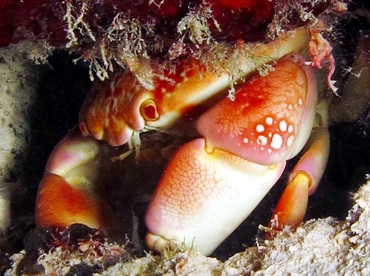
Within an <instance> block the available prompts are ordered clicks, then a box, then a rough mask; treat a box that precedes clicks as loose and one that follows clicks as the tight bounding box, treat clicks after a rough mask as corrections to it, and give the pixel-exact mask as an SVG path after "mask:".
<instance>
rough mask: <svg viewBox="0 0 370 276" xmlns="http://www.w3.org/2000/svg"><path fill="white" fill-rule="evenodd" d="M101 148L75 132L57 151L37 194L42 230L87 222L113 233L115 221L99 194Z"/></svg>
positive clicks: (37, 216) (52, 156)
mask: <svg viewBox="0 0 370 276" xmlns="http://www.w3.org/2000/svg"><path fill="white" fill-rule="evenodd" d="M100 147H101V145H99V142H97V141H96V140H95V139H93V138H92V137H83V136H82V135H81V134H80V132H79V131H76V129H75V130H72V131H70V133H69V134H68V135H67V136H66V137H65V138H64V139H63V140H62V141H61V142H60V143H59V144H58V146H57V147H56V148H55V149H54V151H53V153H52V154H51V156H50V158H49V161H48V164H47V166H46V170H45V174H44V177H43V179H42V181H41V183H40V185H39V189H38V193H37V205H36V224H37V226H38V227H63V228H64V227H68V226H70V225H71V224H73V223H83V224H85V225H87V226H89V227H91V228H98V229H100V230H102V231H103V232H105V233H107V234H108V233H109V232H110V231H111V229H112V227H111V226H112V222H113V221H114V220H113V218H112V216H110V215H109V214H110V212H108V206H107V204H106V203H105V202H104V201H103V200H102V199H101V197H100V196H99V194H98V193H97V190H98V187H97V183H99V179H98V178H99V176H98V175H99V173H98V172H99V171H101V170H100V167H101V166H100V165H99V160H100V158H99V157H100V155H101V153H100V152H101V149H100Z"/></svg>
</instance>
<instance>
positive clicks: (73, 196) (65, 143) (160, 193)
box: [36, 28, 329, 255]
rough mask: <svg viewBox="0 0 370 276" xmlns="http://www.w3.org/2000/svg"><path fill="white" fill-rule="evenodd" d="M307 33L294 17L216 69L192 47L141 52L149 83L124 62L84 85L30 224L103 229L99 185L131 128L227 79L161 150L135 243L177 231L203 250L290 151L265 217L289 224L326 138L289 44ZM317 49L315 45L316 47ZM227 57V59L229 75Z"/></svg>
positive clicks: (175, 114)
mask: <svg viewBox="0 0 370 276" xmlns="http://www.w3.org/2000/svg"><path fill="white" fill-rule="evenodd" d="M309 41H310V32H309V31H308V30H307V28H297V29H296V30H294V31H289V32H286V33H284V34H282V35H280V36H279V38H277V39H276V40H274V41H271V42H269V43H266V44H263V43H249V44H245V43H240V45H238V51H236V52H235V54H233V55H232V56H230V58H229V60H227V61H225V70H223V71H222V72H215V71H212V70H207V69H208V68H206V67H205V66H204V65H203V64H202V63H200V62H199V61H198V60H195V59H190V60H185V61H182V62H181V63H178V64H176V65H175V66H174V67H170V69H163V68H161V67H160V66H158V65H157V64H156V63H155V62H150V61H146V63H145V64H146V65H148V66H149V67H150V68H151V70H152V71H151V72H152V75H153V83H152V84H153V87H145V85H143V84H142V83H141V82H140V80H139V79H137V78H136V77H135V75H134V74H133V73H131V72H128V73H124V74H117V75H116V76H115V77H114V78H113V79H112V80H111V81H110V82H109V83H106V84H104V85H98V86H95V88H93V90H92V92H91V94H90V96H89V97H88V98H87V99H86V101H85V103H84V106H83V108H82V111H81V115H80V125H79V128H76V129H74V130H73V131H71V132H70V133H69V134H68V135H67V136H66V137H65V138H64V139H63V140H62V141H61V142H60V143H59V145H58V146H57V147H56V148H55V149H54V151H53V153H52V154H51V156H50V158H49V161H48V164H47V167H46V169H45V174H44V177H43V179H42V181H41V183H40V185H39V190H38V195H37V204H36V223H37V226H39V227H51V226H56V227H68V226H69V225H71V224H73V223H83V224H85V225H87V226H89V227H92V228H98V229H100V230H101V231H103V232H104V233H106V234H107V235H110V234H111V233H112V232H114V231H116V230H114V229H116V227H115V224H116V218H115V217H114V214H112V213H111V212H110V208H109V206H108V204H107V202H106V201H105V200H104V199H103V197H102V196H101V193H100V192H99V191H100V190H99V189H101V186H102V185H106V182H109V181H110V177H111V174H116V173H119V169H118V168H117V167H116V166H117V163H118V162H117V160H121V162H125V159H126V158H127V156H129V155H131V153H132V152H133V151H136V157H137V158H139V157H140V148H141V143H140V136H141V133H143V132H148V131H158V130H159V131H166V130H167V129H170V128H171V126H172V125H174V124H175V123H176V122H177V121H178V120H179V119H180V118H181V117H182V116H184V114H187V112H189V111H190V110H191V109H192V108H194V107H195V106H196V105H199V104H202V103H203V102H205V101H207V100H209V99H211V98H213V97H214V96H216V95H219V94H220V93H225V91H228V90H232V89H230V84H233V85H232V88H233V87H236V92H235V93H231V94H230V93H229V94H228V96H225V97H223V99H222V100H221V101H219V102H218V103H216V104H215V105H214V106H212V107H211V109H209V110H207V111H206V112H205V113H204V114H202V115H201V116H200V117H199V119H198V120H197V123H196V128H197V130H198V132H199V138H196V139H194V140H192V141H190V142H188V143H186V144H184V145H182V146H181V147H180V148H179V149H178V150H177V151H176V152H175V154H174V155H173V156H172V158H171V160H170V161H169V164H168V165H167V167H166V169H165V171H164V173H163V175H162V177H161V179H160V181H159V183H158V185H157V188H156V190H155V192H154V195H153V198H152V199H151V201H150V203H149V207H148V209H147V211H146V214H145V223H146V226H147V228H148V234H147V236H146V242H147V245H148V246H149V247H150V248H152V249H154V250H163V249H164V248H166V247H168V246H171V245H172V244H174V243H175V244H176V243H184V244H185V245H186V246H187V247H192V246H193V247H197V248H198V249H199V250H200V251H201V252H202V253H203V254H206V255H208V254H211V253H212V252H213V251H214V250H215V249H216V248H217V247H218V245H219V244H220V243H221V242H222V241H223V240H224V239H225V238H226V237H227V236H229V235H230V233H232V232H233V231H234V230H235V229H236V228H237V227H238V225H239V224H241V223H242V221H243V220H244V219H245V218H246V217H247V216H248V215H249V214H250V213H251V212H252V210H253V209H254V208H255V207H256V206H257V205H258V203H259V202H260V201H261V200H262V198H263V197H264V196H265V195H266V194H267V193H268V191H269V190H270V189H271V187H272V186H273V185H274V184H275V183H276V182H277V181H278V179H279V178H280V176H281V175H282V173H283V171H284V168H285V165H286V161H287V160H289V159H292V158H293V157H295V156H297V155H299V154H300V155H301V158H300V160H299V161H298V163H297V164H296V166H295V168H294V169H293V171H292V172H291V174H290V178H289V183H288V184H287V187H286V189H285V191H284V193H283V195H282V197H281V199H280V201H279V203H278V205H277V207H276V210H275V212H274V213H273V214H272V220H271V225H270V226H271V227H272V228H273V229H277V230H278V229H282V228H283V227H285V226H286V225H289V226H292V227H294V226H297V225H298V224H299V223H300V222H302V220H303V218H304V215H305V212H306V208H307V202H308V196H309V195H311V194H313V193H314V192H315V190H316V188H317V186H318V183H319V181H320V178H321V176H322V174H323V171H324V168H325V166H326V162H327V158H328V150H329V133H328V128H327V126H328V123H327V106H326V103H325V101H320V103H319V104H317V103H318V91H317V87H316V80H315V74H314V69H313V68H312V64H313V63H312V62H309V60H307V58H306V57H303V56H302V55H301V54H302V53H303V54H306V55H307V56H309V54H307V53H308V52H309V51H308V45H309ZM327 50H328V49H325V51H326V52H325V53H324V54H322V53H319V54H320V55H321V56H324V57H328V53H327ZM266 64H268V66H267V67H266ZM261 66H265V68H269V70H268V73H267V74H266V75H261V74H255V72H256V71H257V69H259V68H261ZM231 67H234V68H235V67H237V68H238V70H237V72H238V73H237V74H234V75H233V76H232V78H231V77H230V70H229V69H230V68H231ZM231 79H232V81H230V80H231ZM226 94H227V93H226ZM101 140H102V141H101ZM122 145H128V150H127V151H126V152H124V153H123V154H122V155H120V156H116V157H115V158H114V160H111V159H110V156H111V155H112V150H113V147H117V146H122ZM302 149H303V150H302ZM102 171H104V172H107V171H108V173H104V174H102V173H101V172H102Z"/></svg>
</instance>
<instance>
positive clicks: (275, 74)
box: [145, 57, 317, 254]
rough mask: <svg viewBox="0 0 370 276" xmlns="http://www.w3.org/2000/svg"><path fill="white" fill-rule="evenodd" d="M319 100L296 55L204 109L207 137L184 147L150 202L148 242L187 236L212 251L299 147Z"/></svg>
mask: <svg viewBox="0 0 370 276" xmlns="http://www.w3.org/2000/svg"><path fill="white" fill-rule="evenodd" d="M316 101H317V90H316V82H315V77H314V75H313V72H312V69H311V68H310V67H308V66H306V65H305V63H304V61H303V60H302V58H300V57H292V58H290V59H285V60H282V61H279V63H278V64H277V65H276V66H275V68H274V70H273V71H272V72H270V73H269V74H268V75H267V76H266V77H261V76H258V77H256V78H255V79H253V80H252V81H250V82H249V83H247V84H245V85H243V86H242V87H241V88H240V89H239V90H238V91H237V92H236V94H235V100H234V101H231V100H230V99H228V98H226V99H224V100H223V101H221V102H219V103H218V104H216V105H215V106H214V107H213V108H212V109H211V110H209V111H207V112H206V113H205V114H203V115H202V116H201V117H200V119H199V121H198V124H197V129H198V131H199V132H200V134H201V135H202V136H203V137H204V139H198V140H195V141H193V142H190V143H188V144H186V145H184V146H182V147H181V148H180V149H179V150H178V152H177V153H176V154H175V156H174V157H173V159H172V160H171V162H170V164H169V166H168V168H167V169H166V171H165V173H164V175H163V176H162V179H161V181H160V183H159V184H158V187H157V190H156V192H155V195H154V198H153V199H152V201H151V203H150V206H149V208H148V211H147V214H146V218H145V220H146V224H147V227H148V228H149V233H148V235H147V244H148V246H149V247H151V248H154V249H156V250H161V249H162V248H163V247H165V246H166V245H167V244H168V243H170V242H171V241H173V242H175V243H176V242H177V243H181V242H185V244H186V245H187V246H191V245H193V244H194V245H195V246H197V247H198V248H199V250H200V251H201V252H202V253H204V254H210V253H211V252H212V251H213V250H214V249H215V248H216V247H217V246H218V245H219V244H220V243H221V242H222V241H223V240H224V239H225V238H226V237H227V236H228V235H229V234H230V233H231V232H232V231H233V230H234V229H235V228H236V227H237V226H238V225H239V224H240V223H241V222H242V221H243V220H244V219H245V218H246V217H247V216H248V215H249V214H250V212H252V210H253V209H254V208H255V207H256V205H257V204H258V203H259V201H260V200H261V199H262V198H263V197H264V195H265V194H266V193H267V192H268V191H269V190H270V188H271V187H272V186H273V185H274V184H275V182H276V181H277V180H278V179H279V177H280V176H281V174H282V171H283V169H284V167H285V162H286V160H287V159H290V158H292V157H294V156H295V155H297V154H298V153H299V152H300V151H301V149H302V148H303V146H304V144H305V143H306V141H307V139H308V137H309V135H310V132H311V128H312V125H313V121H314V116H315V108H314V107H315V106H316Z"/></svg>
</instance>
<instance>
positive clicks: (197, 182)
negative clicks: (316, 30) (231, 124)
mask: <svg viewBox="0 0 370 276" xmlns="http://www.w3.org/2000/svg"><path fill="white" fill-rule="evenodd" d="M204 149H205V141H204V139H201V138H199V139H197V140H194V141H192V142H189V143H188V144H185V145H184V146H183V147H181V149H180V150H179V151H178V152H177V153H176V154H175V156H174V157H173V159H172V160H171V163H170V165H169V166H168V168H167V169H166V173H165V174H164V176H163V178H162V180H161V182H160V185H159V187H158V189H157V191H156V196H155V198H154V200H153V201H152V202H151V203H150V207H149V211H148V212H147V214H146V224H147V226H148V228H149V229H150V231H151V233H149V234H148V235H147V238H146V242H147V244H148V245H149V246H150V247H151V248H154V249H156V250H161V249H162V248H163V246H164V245H165V244H167V243H168V240H174V241H178V242H182V241H184V242H185V243H186V246H188V247H190V246H191V244H192V243H193V242H194V244H195V245H196V246H198V247H199V249H200V250H201V252H202V253H204V254H210V253H212V251H213V250H214V249H216V247H217V246H218V245H219V244H220V243H221V242H222V241H223V240H224V239H225V237H227V236H228V235H229V234H231V232H233V231H234V229H235V228H236V227H237V226H238V225H240V224H241V223H242V222H243V220H244V219H245V218H247V217H248V215H249V214H250V213H251V212H252V211H253V209H254V208H255V207H256V206H257V205H258V203H259V202H260V201H261V200H262V198H263V197H264V196H265V194H266V193H267V192H268V191H269V190H270V188H271V187H272V185H273V184H274V183H275V182H276V181H277V179H279V177H280V175H281V174H282V172H283V170H284V167H285V162H281V163H280V164H278V165H276V166H264V165H259V164H256V163H254V162H250V161H248V160H245V159H243V158H240V157H238V156H236V155H233V154H231V153H228V152H227V151H223V150H218V149H215V150H214V151H213V152H212V153H208V152H206V151H205V150H204ZM235 213H239V214H238V215H235ZM159 233H160V234H159Z"/></svg>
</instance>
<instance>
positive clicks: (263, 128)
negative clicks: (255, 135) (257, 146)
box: [256, 125, 265, 132]
mask: <svg viewBox="0 0 370 276" xmlns="http://www.w3.org/2000/svg"><path fill="white" fill-rule="evenodd" d="M256 130H257V132H262V131H264V130H265V127H264V126H263V125H257V127H256Z"/></svg>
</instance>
